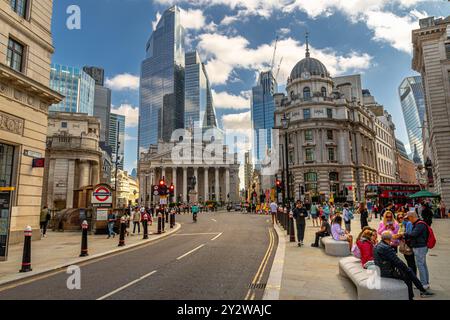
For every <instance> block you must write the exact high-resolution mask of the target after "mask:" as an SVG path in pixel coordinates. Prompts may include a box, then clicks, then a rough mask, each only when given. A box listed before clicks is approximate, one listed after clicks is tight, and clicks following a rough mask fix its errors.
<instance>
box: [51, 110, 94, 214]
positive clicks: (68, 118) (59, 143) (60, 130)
mask: <svg viewBox="0 0 450 320" xmlns="http://www.w3.org/2000/svg"><path fill="white" fill-rule="evenodd" d="M47 135H48V136H47V153H46V154H47V157H46V170H45V180H44V181H45V183H44V190H43V203H44V205H46V206H47V207H48V208H50V209H52V210H64V209H72V208H85V207H86V200H87V199H85V198H84V197H83V196H82V195H83V190H84V189H86V188H90V187H94V186H95V185H97V184H98V183H100V174H101V170H102V169H101V168H102V152H101V149H100V148H99V135H100V121H99V120H98V119H97V118H95V117H90V116H88V115H85V114H80V113H64V112H56V113H53V112H52V113H50V115H49V120H48V134H47Z"/></svg>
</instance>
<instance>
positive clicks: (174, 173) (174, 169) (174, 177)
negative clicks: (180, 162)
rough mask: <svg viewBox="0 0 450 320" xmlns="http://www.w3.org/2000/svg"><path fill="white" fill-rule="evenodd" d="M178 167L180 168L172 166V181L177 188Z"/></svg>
mask: <svg viewBox="0 0 450 320" xmlns="http://www.w3.org/2000/svg"><path fill="white" fill-rule="evenodd" d="M177 169H178V168H176V167H175V168H172V183H173V185H174V186H175V188H176V187H177Z"/></svg>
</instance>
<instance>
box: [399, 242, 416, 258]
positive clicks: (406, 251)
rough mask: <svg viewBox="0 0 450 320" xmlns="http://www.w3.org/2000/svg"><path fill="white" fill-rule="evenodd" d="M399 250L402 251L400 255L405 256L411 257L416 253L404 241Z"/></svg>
mask: <svg viewBox="0 0 450 320" xmlns="http://www.w3.org/2000/svg"><path fill="white" fill-rule="evenodd" d="M398 250H399V251H400V253H402V254H404V255H405V256H411V255H413V253H414V252H413V250H412V249H411V248H410V247H409V246H408V245H407V244H406V242H405V241H404V240H402V241H400V244H399V246H398Z"/></svg>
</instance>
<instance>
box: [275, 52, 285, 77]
mask: <svg viewBox="0 0 450 320" xmlns="http://www.w3.org/2000/svg"><path fill="white" fill-rule="evenodd" d="M283 59H284V57H281V59H280V63H279V64H278V70H277V74H276V75H275V79H278V75H279V74H280V69H281V64H282V63H283Z"/></svg>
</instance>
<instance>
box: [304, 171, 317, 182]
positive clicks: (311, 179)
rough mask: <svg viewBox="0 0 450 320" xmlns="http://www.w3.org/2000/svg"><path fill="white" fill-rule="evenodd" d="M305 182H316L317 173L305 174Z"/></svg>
mask: <svg viewBox="0 0 450 320" xmlns="http://www.w3.org/2000/svg"><path fill="white" fill-rule="evenodd" d="M305 182H317V173H316V172H308V173H305Z"/></svg>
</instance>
